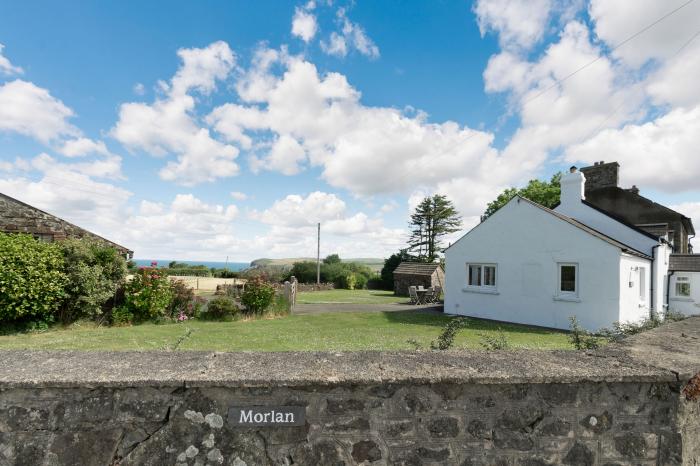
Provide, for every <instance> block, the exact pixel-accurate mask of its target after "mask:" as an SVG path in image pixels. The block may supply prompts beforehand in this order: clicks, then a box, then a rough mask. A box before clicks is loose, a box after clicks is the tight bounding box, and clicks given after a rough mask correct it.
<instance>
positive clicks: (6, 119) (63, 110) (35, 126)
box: [0, 79, 79, 144]
mask: <svg viewBox="0 0 700 466" xmlns="http://www.w3.org/2000/svg"><path fill="white" fill-rule="evenodd" d="M72 116H73V111H72V110H71V109H70V108H68V107H66V106H65V105H64V104H63V102H61V101H60V100H58V99H56V98H55V97H53V96H52V95H51V94H50V93H49V91H47V90H46V89H43V88H41V87H38V86H36V85H35V84H33V83H30V82H27V81H23V80H21V79H16V80H14V81H10V82H8V83H5V84H3V85H1V86H0V131H12V132H16V133H20V134H24V135H26V136H30V137H33V138H35V139H37V140H39V141H41V142H42V143H45V144H47V143H49V142H50V141H52V140H55V139H57V138H59V137H63V136H77V135H78V134H79V131H78V129H77V128H75V127H74V126H73V125H71V124H70V123H68V119H69V118H70V117H72Z"/></svg>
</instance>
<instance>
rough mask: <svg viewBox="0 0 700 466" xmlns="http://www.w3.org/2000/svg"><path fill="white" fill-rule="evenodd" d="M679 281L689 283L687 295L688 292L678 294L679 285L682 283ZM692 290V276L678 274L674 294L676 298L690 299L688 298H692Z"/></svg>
mask: <svg viewBox="0 0 700 466" xmlns="http://www.w3.org/2000/svg"><path fill="white" fill-rule="evenodd" d="M679 282H680V283H686V284H687V285H688V294H687V295H686V294H678V285H679V284H680V283H679ZM692 291H693V290H692V288H691V286H690V277H689V276H687V275H678V276H676V283H675V284H674V286H673V295H674V296H675V297H676V298H681V299H688V298H690V294H691V292H692Z"/></svg>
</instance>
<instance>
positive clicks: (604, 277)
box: [445, 198, 621, 330]
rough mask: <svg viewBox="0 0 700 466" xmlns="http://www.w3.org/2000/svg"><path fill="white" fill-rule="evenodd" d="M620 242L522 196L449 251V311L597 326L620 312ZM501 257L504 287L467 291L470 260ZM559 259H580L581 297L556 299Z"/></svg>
mask: <svg viewBox="0 0 700 466" xmlns="http://www.w3.org/2000/svg"><path fill="white" fill-rule="evenodd" d="M620 256H621V252H620V250H619V248H617V247H615V246H612V245H610V244H609V243H607V242H605V241H603V240H601V239H599V238H596V237H594V236H592V235H590V234H589V233H586V232H585V231H583V230H581V229H580V228H577V227H575V226H573V225H571V224H569V223H566V222H565V221H563V220H561V219H559V218H557V217H555V216H554V215H551V214H549V213H547V212H545V211H543V210H541V209H539V208H537V207H535V206H533V205H531V204H529V203H527V202H525V201H520V202H518V199H517V198H515V199H513V200H512V201H511V202H509V203H508V204H506V205H505V206H504V207H503V208H501V209H500V210H498V212H496V213H495V214H494V215H492V216H491V217H490V218H489V219H487V220H486V221H485V222H483V223H481V224H480V225H479V226H477V227H475V228H474V229H473V230H471V231H470V232H469V233H468V234H467V235H465V236H464V237H462V238H461V239H460V240H459V241H457V242H456V243H454V244H453V245H452V246H451V247H450V248H448V249H447V251H446V253H445V261H446V271H445V283H446V289H445V312H447V313H453V314H460V315H467V316H475V317H482V318H487V319H495V320H502V321H508V322H518V323H523V324H531V325H541V326H545V327H554V328H561V329H567V328H569V320H568V319H569V316H571V315H576V316H577V318H578V320H579V322H580V323H581V325H582V326H584V327H585V328H588V329H590V330H597V329H599V328H601V327H608V326H610V325H611V324H612V323H613V322H614V321H616V320H618V319H619V308H620V285H619V284H620V277H619V275H620ZM467 262H473V263H496V264H497V266H498V269H497V277H496V280H497V293H498V294H481V293H475V292H470V291H464V290H465V288H466V284H467V270H466V263H467ZM558 262H575V263H578V264H579V268H578V272H579V277H578V279H579V286H578V288H579V297H580V302H567V301H559V300H557V299H555V298H554V297H555V295H556V291H557V288H558V270H557V263H558Z"/></svg>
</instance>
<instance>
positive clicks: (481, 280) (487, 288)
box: [466, 262, 498, 292]
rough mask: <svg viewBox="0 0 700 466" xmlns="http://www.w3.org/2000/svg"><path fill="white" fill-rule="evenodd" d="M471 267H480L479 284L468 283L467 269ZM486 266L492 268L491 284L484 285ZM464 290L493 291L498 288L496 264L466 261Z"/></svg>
mask: <svg viewBox="0 0 700 466" xmlns="http://www.w3.org/2000/svg"><path fill="white" fill-rule="evenodd" d="M471 267H480V269H479V270H480V271H479V283H480V284H479V285H471V284H469V271H470V269H471ZM486 267H491V268H493V285H485V284H484V283H485V282H484V277H485V275H486ZM466 290H469V291H484V292H495V291H497V290H498V264H494V263H486V262H467V287H466Z"/></svg>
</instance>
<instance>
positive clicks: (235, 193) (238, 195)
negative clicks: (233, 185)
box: [231, 191, 248, 201]
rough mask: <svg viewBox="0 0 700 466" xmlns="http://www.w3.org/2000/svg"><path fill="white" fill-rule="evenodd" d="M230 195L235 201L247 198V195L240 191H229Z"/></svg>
mask: <svg viewBox="0 0 700 466" xmlns="http://www.w3.org/2000/svg"><path fill="white" fill-rule="evenodd" d="M231 197H232V198H234V199H235V200H237V201H245V200H246V199H248V195H247V194H246V193H242V192H240V191H231Z"/></svg>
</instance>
